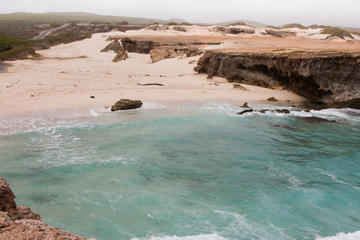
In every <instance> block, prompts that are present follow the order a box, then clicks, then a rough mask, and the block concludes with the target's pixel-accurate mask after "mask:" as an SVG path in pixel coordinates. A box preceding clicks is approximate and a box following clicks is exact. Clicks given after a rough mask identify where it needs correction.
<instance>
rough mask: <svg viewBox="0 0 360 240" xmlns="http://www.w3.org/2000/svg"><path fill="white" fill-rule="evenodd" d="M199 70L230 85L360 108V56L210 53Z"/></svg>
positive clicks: (329, 105) (336, 105)
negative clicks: (275, 90)
mask: <svg viewBox="0 0 360 240" xmlns="http://www.w3.org/2000/svg"><path fill="white" fill-rule="evenodd" d="M195 70H196V71H197V72H199V73H207V74H208V75H209V76H219V77H224V78H226V79H227V80H228V81H230V82H239V83H246V84H252V85H257V86H262V87H269V88H272V87H279V86H282V87H283V88H285V89H288V90H292V91H294V92H295V93H297V94H299V95H301V96H303V97H306V98H308V99H309V100H311V101H313V102H318V103H322V104H323V106H324V108H326V107H351V108H360V91H359V89H360V56H356V55H349V54H338V55H334V56H321V55H312V56H282V55H270V54H241V53H219V52H207V53H206V54H205V55H204V56H203V57H201V58H200V60H199V61H198V65H197V67H195Z"/></svg>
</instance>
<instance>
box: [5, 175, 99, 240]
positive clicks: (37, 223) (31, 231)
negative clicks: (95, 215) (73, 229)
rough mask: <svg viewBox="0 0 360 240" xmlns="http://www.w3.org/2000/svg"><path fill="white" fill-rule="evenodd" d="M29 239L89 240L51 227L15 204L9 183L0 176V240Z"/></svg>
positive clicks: (26, 209)
mask: <svg viewBox="0 0 360 240" xmlns="http://www.w3.org/2000/svg"><path fill="white" fill-rule="evenodd" d="M30 239H46V240H91V239H87V238H83V237H80V236H77V235H75V234H72V233H69V232H66V231H63V230H61V229H59V228H54V227H51V226H49V225H47V224H45V223H43V222H42V221H41V219H40V215H39V214H37V213H33V212H32V211H31V210H30V208H28V207H25V206H17V205H16V202H15V195H14V193H13V192H12V190H11V189H10V187H9V183H8V182H7V181H6V180H5V179H4V178H2V177H0V240H30ZM93 240H94V239H93Z"/></svg>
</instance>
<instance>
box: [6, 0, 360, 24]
mask: <svg viewBox="0 0 360 240" xmlns="http://www.w3.org/2000/svg"><path fill="white" fill-rule="evenodd" d="M358 9H360V1H357V0H343V1H342V2H341V5H340V4H339V1H336V0H317V1H316V2H314V1H312V0H302V1H300V0H293V1H288V0H273V1H271V2H270V1H266V0H253V1H251V2H249V1H241V0H240V1H239V0H223V1H221V2H220V1H216V0H198V1H190V0H183V1H177V0H175V1H165V0H152V1H149V0H147V1H146V0H133V1H131V2H126V3H121V2H120V3H119V2H118V1H116V0H103V1H101V2H100V1H85V0H77V1H74V0H71V1H70V0H62V1H61V2H59V1H54V0H33V1H31V2H30V1H29V2H24V1H23V0H12V1H11V2H10V1H8V2H5V3H2V7H1V9H0V13H14V12H27V13H44V12H87V13H94V14H101V15H112V16H127V17H142V18H153V19H164V20H166V19H171V18H179V19H184V20H186V21H189V22H196V23H218V22H226V21H232V20H237V19H246V20H250V21H257V22H262V23H264V24H268V25H282V24H286V23H301V24H304V25H311V24H324V25H337V26H349V27H360V15H359V14H358Z"/></svg>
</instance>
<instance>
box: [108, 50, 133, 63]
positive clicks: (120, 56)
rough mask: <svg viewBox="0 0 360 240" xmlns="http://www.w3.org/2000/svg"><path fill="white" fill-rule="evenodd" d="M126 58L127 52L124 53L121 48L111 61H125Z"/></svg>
mask: <svg viewBox="0 0 360 240" xmlns="http://www.w3.org/2000/svg"><path fill="white" fill-rule="evenodd" d="M128 57H129V56H128V52H127V51H126V49H125V48H123V47H121V48H120V50H119V51H118V53H117V54H116V56H115V57H114V59H113V60H112V61H113V62H120V61H123V60H126V59H127V58H128Z"/></svg>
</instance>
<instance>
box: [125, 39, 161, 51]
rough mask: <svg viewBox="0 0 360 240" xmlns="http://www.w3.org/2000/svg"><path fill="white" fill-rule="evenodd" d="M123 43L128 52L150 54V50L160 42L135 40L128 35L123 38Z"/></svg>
mask: <svg viewBox="0 0 360 240" xmlns="http://www.w3.org/2000/svg"><path fill="white" fill-rule="evenodd" d="M121 43H122V45H123V46H124V48H125V49H126V50H127V51H128V52H134V53H144V54H149V53H150V51H151V50H152V49H154V48H156V47H160V44H159V43H157V42H153V41H141V40H133V39H130V38H128V37H126V38H123V39H121Z"/></svg>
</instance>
